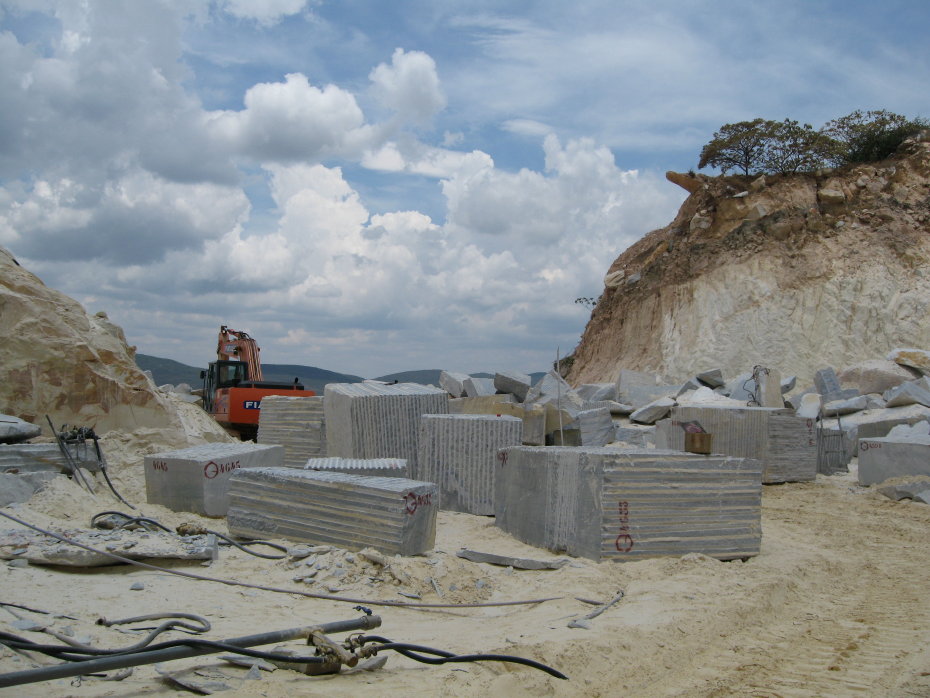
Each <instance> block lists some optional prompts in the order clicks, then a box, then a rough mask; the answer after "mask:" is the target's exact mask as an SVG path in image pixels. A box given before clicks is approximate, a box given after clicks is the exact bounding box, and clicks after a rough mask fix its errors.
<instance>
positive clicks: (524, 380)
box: [494, 371, 533, 402]
mask: <svg viewBox="0 0 930 698" xmlns="http://www.w3.org/2000/svg"><path fill="white" fill-rule="evenodd" d="M532 384H533V379H532V378H530V377H529V376H528V375H527V374H525V373H519V372H517V371H498V372H497V373H496V374H494V388H495V389H496V390H497V392H500V393H510V394H511V395H513V396H515V397H516V398H517V400H519V401H520V402H523V401H524V400H526V395H527V393H529V392H530V387H531V386H532Z"/></svg>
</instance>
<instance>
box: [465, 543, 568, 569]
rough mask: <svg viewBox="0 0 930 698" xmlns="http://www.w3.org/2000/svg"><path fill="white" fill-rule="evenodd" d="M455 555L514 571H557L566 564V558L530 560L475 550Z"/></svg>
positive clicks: (467, 550) (466, 550)
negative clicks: (511, 568)
mask: <svg viewBox="0 0 930 698" xmlns="http://www.w3.org/2000/svg"><path fill="white" fill-rule="evenodd" d="M456 555H457V556H458V557H460V558H463V559H465V560H471V561H472V562H483V563H486V564H489V565H497V566H498V567H513V568H514V569H516V570H557V569H560V568H562V567H564V566H565V565H566V564H568V559H567V558H564V557H563V558H560V559H558V560H532V559H530V558H526V557H508V556H507V555H495V554H494V553H482V552H478V551H477V550H469V549H467V548H462V549H461V550H459V551H458V552H457V553H456Z"/></svg>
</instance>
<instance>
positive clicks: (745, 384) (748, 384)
mask: <svg viewBox="0 0 930 698" xmlns="http://www.w3.org/2000/svg"><path fill="white" fill-rule="evenodd" d="M755 385H756V382H755V381H754V380H753V379H752V374H751V373H741V374H740V375H738V376H737V377H736V378H734V379H733V380H731V381H730V382H729V383H727V385H726V389H725V391H726V395H727V396H728V397H729V398H730V399H732V400H739V401H740V402H742V403H746V402H748V401H749V400H751V399H752V393H751V392H750V391H753V390H755Z"/></svg>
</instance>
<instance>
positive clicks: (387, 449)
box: [323, 383, 449, 470]
mask: <svg viewBox="0 0 930 698" xmlns="http://www.w3.org/2000/svg"><path fill="white" fill-rule="evenodd" d="M323 408H324V413H325V419H326V455H328V456H341V457H343V458H403V459H405V460H406V461H407V466H408V467H409V468H411V470H415V468H416V459H417V435H418V434H419V431H420V417H421V416H422V415H424V414H448V412H449V394H448V393H447V392H446V391H445V390H441V389H439V388H434V387H432V386H427V385H418V384H416V383H396V384H394V385H375V384H368V383H330V384H328V385H327V386H326V388H325V389H324V400H323Z"/></svg>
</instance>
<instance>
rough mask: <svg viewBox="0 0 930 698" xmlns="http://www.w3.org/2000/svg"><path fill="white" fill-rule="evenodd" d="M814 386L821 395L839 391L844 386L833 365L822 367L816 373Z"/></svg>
mask: <svg viewBox="0 0 930 698" xmlns="http://www.w3.org/2000/svg"><path fill="white" fill-rule="evenodd" d="M814 387H815V388H816V390H817V392H818V393H820V394H821V395H831V394H833V393H838V392H840V390H842V389H843V387H842V386H841V385H840V379H839V377H838V376H837V375H836V371H835V370H834V369H833V367H831V366H828V367H827V368H821V369H820V370H818V371H816V372H815V373H814Z"/></svg>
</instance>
